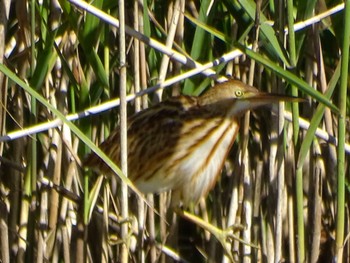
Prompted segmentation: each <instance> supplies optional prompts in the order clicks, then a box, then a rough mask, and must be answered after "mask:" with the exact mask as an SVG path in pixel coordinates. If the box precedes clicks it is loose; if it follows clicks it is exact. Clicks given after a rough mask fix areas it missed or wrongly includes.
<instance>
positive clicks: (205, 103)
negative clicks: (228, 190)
mask: <svg viewBox="0 0 350 263" xmlns="http://www.w3.org/2000/svg"><path fill="white" fill-rule="evenodd" d="M280 101H285V102H286V101H289V102H298V101H300V99H299V98H297V97H292V96H286V95H278V94H270V93H266V92H262V91H259V90H258V89H256V88H255V87H253V86H250V85H247V84H245V83H243V82H241V81H239V80H228V81H226V82H223V83H219V84H216V85H214V87H212V88H210V89H208V91H207V92H205V93H204V94H203V95H200V96H186V95H180V96H177V97H172V98H169V99H167V100H164V101H163V102H160V103H158V104H156V105H154V106H152V107H149V108H147V109H145V110H143V111H140V112H138V113H136V114H134V115H133V116H131V117H129V118H128V121H127V136H128V141H127V148H128V156H127V159H128V177H129V179H130V180H131V181H132V182H133V183H134V185H135V186H136V187H137V188H138V189H139V190H140V191H141V192H142V193H145V194H147V193H161V192H166V191H171V195H172V206H174V207H176V206H182V207H188V206H190V205H192V204H196V203H198V201H199V200H200V199H201V198H202V197H206V196H207V195H208V193H209V191H210V190H211V189H212V188H213V187H214V186H215V183H216V181H217V180H218V177H219V175H220V173H221V170H222V168H223V166H224V163H225V160H226V158H227V156H228V153H229V151H230V149H231V147H232V145H233V143H234V141H235V139H236V137H237V135H238V132H239V127H240V119H241V117H242V116H243V115H244V114H245V113H246V112H247V111H249V110H253V109H256V108H258V107H260V106H264V105H269V104H271V103H276V102H280ZM99 148H100V149H101V150H102V151H104V153H105V154H106V155H107V156H109V157H110V159H111V160H113V161H114V162H115V163H116V164H117V165H120V130H119V128H118V127H117V128H116V129H115V130H114V131H112V132H111V134H110V135H109V137H107V139H106V140H105V141H104V142H102V144H101V145H100V146H99ZM84 165H85V166H86V167H90V168H92V169H93V170H95V171H98V172H100V173H103V174H105V175H110V174H113V172H112V170H111V169H110V168H109V166H107V165H106V164H105V163H104V162H103V160H102V159H100V157H98V156H97V155H96V154H94V153H91V154H90V155H88V157H87V158H86V159H85V161H84Z"/></svg>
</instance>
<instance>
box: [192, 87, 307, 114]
mask: <svg viewBox="0 0 350 263" xmlns="http://www.w3.org/2000/svg"><path fill="white" fill-rule="evenodd" d="M302 100H303V99H301V98H297V97H292V96H287V95H280V94H271V93H267V92H262V91H259V90H258V89H256V88H254V87H252V86H249V85H247V84H244V83H243V82H241V81H238V80H229V81H226V82H223V83H220V84H217V85H215V86H214V87H213V88H212V89H210V90H209V91H208V92H206V93H205V94H203V95H202V96H201V97H200V98H199V104H200V105H201V106H205V105H213V106H214V105H216V106H218V107H219V108H221V107H225V108H227V109H229V111H230V115H241V114H243V113H244V112H246V111H248V110H253V109H255V108H257V107H260V106H264V105H269V104H271V103H276V102H280V101H288V102H300V101H302Z"/></svg>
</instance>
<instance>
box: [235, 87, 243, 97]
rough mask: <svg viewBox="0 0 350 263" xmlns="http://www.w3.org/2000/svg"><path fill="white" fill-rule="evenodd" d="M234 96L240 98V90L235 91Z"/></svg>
mask: <svg viewBox="0 0 350 263" xmlns="http://www.w3.org/2000/svg"><path fill="white" fill-rule="evenodd" d="M235 95H236V97H237V98H239V97H242V96H243V91H241V90H240V89H239V90H236V91H235Z"/></svg>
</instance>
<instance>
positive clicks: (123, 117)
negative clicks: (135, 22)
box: [119, 0, 129, 263]
mask: <svg viewBox="0 0 350 263" xmlns="http://www.w3.org/2000/svg"><path fill="white" fill-rule="evenodd" d="M119 22H120V27H119V59H120V71H119V72H120V79H119V91H120V149H121V157H120V160H121V169H122V171H123V173H124V175H125V176H127V174H128V160H127V112H126V106H127V105H126V67H125V65H126V55H125V54H126V47H125V9H124V0H119ZM121 202H122V205H121V214H122V217H123V218H128V216H129V213H128V187H127V185H126V184H124V183H122V189H121ZM121 234H122V239H123V241H124V243H123V244H122V250H121V258H120V261H121V262H122V263H124V262H128V254H129V250H128V247H129V245H128V241H127V236H128V225H127V224H123V225H122V233H121Z"/></svg>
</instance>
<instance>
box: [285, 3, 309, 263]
mask: <svg viewBox="0 0 350 263" xmlns="http://www.w3.org/2000/svg"><path fill="white" fill-rule="evenodd" d="M293 10H294V6H293V0H288V1H287V21H288V44H289V45H288V46H289V56H290V65H291V67H292V68H294V67H295V66H296V64H297V58H296V45H295V34H294V16H293ZM291 91H292V95H293V96H295V97H298V90H297V88H296V87H295V86H294V85H291ZM292 116H293V122H292V125H293V144H294V151H297V144H298V134H299V123H298V119H299V106H298V103H292ZM294 155H295V152H294ZM293 161H295V160H293ZM295 186H296V203H297V205H296V207H297V233H298V239H297V244H298V245H297V247H298V250H297V251H299V252H298V253H299V260H300V262H303V261H304V258H305V252H304V249H305V244H304V240H305V238H304V235H305V234H304V218H303V174H302V170H299V171H298V172H297V175H296V185H295ZM291 207H292V206H291ZM290 212H292V211H290ZM290 219H291V220H292V217H290ZM290 225H291V226H292V227H293V224H290ZM292 250H294V249H293V247H292ZM293 257H294V255H293V254H292V253H290V258H293Z"/></svg>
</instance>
